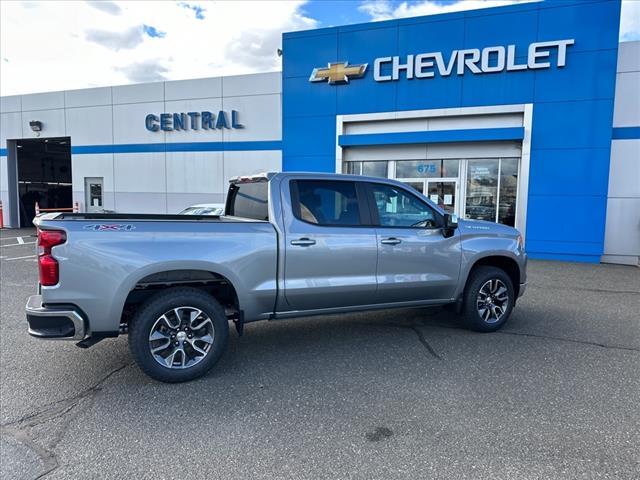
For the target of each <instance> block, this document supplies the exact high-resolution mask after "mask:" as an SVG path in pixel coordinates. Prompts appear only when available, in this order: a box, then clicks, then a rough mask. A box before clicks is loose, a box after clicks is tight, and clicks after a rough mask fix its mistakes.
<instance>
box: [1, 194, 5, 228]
mask: <svg viewBox="0 0 640 480" xmlns="http://www.w3.org/2000/svg"><path fill="white" fill-rule="evenodd" d="M0 228H4V212H3V211H2V200H0Z"/></svg>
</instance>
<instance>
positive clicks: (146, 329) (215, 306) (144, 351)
mask: <svg viewBox="0 0 640 480" xmlns="http://www.w3.org/2000/svg"><path fill="white" fill-rule="evenodd" d="M184 306H189V307H195V308H199V309H200V310H202V311H203V312H204V313H206V314H207V315H208V316H209V318H210V319H211V321H212V323H213V331H214V335H213V344H212V345H211V347H210V350H209V353H208V354H207V355H206V357H205V358H204V359H203V360H201V361H200V362H199V363H197V364H196V365H194V366H192V367H189V368H185V369H170V368H168V367H164V366H162V365H160V364H159V363H158V362H157V361H156V360H155V358H154V357H153V354H152V353H151V349H150V348H149V340H148V339H149V333H150V331H151V328H152V327H153V325H154V324H155V322H156V321H157V320H158V318H160V316H161V315H163V314H164V313H165V312H167V311H169V310H171V309H173V308H178V307H184ZM131 323H132V325H131V327H130V328H129V348H130V350H131V353H132V355H133V356H134V358H135V360H136V363H137V364H138V366H139V367H140V368H141V369H142V370H143V371H144V373H146V374H147V375H149V376H150V377H152V378H154V379H156V380H159V381H162V382H170V383H173V382H186V381H189V380H193V379H195V378H198V377H200V376H202V375H204V374H205V373H207V372H208V371H209V370H210V369H211V368H212V367H213V365H215V363H216V362H217V361H218V360H219V359H220V357H221V356H222V354H223V353H224V350H225V349H226V346H227V341H228V336H229V323H228V320H227V318H226V316H225V314H224V310H223V309H222V307H221V306H220V304H219V303H218V302H217V301H216V300H215V299H214V298H213V297H212V296H210V295H208V294H207V293H205V292H202V291H200V290H197V289H194V288H175V289H169V290H165V291H163V292H160V293H158V294H156V295H154V296H153V297H151V298H149V299H148V300H147V301H146V302H145V303H144V304H143V305H142V306H141V307H140V308H139V309H138V312H137V313H136V315H135V316H134V318H133V319H132V322H131Z"/></svg>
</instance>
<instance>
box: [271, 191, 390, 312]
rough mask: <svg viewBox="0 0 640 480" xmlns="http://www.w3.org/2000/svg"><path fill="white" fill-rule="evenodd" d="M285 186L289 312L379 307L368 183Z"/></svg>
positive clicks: (375, 252)
mask: <svg viewBox="0 0 640 480" xmlns="http://www.w3.org/2000/svg"><path fill="white" fill-rule="evenodd" d="M283 187H284V188H283V205H284V209H283V210H284V222H285V232H286V233H285V252H284V253H285V261H284V265H285V271H284V290H285V298H286V301H287V303H288V305H289V307H290V308H291V310H315V309H323V308H335V307H348V306H352V305H363V304H371V303H376V302H375V292H376V261H377V254H378V253H377V248H378V247H377V245H376V232H375V229H374V228H373V227H372V226H371V222H370V218H369V210H368V208H365V206H366V205H367V203H366V202H367V200H366V196H365V191H364V184H362V183H360V182H352V181H344V180H317V179H309V180H305V179H298V180H291V181H289V182H288V188H287V183H286V182H285V183H284V185H283ZM287 197H288V198H287Z"/></svg>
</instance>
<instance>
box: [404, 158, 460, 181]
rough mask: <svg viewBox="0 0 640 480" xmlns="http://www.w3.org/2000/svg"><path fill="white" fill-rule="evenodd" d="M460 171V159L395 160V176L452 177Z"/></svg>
mask: <svg viewBox="0 0 640 480" xmlns="http://www.w3.org/2000/svg"><path fill="white" fill-rule="evenodd" d="M459 173H460V161H459V160H458V159H454V160H402V161H397V162H396V176H395V178H452V177H457V176H458V175H459Z"/></svg>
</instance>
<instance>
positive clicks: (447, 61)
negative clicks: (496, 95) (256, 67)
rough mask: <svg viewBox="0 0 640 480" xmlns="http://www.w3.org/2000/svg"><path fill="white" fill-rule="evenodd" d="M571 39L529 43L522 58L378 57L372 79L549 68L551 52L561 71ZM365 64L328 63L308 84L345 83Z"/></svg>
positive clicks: (493, 52)
mask: <svg viewBox="0 0 640 480" xmlns="http://www.w3.org/2000/svg"><path fill="white" fill-rule="evenodd" d="M574 43H575V40H574V39H572V38H571V39H566V40H554V41H549V42H535V43H531V44H530V45H529V46H528V48H527V52H526V55H525V54H523V53H521V52H518V51H517V49H516V46H515V45H507V46H502V45H498V46H493V47H485V48H483V49H482V50H481V49H479V48H470V49H465V50H454V51H453V52H451V54H450V55H449V56H448V57H447V58H445V56H444V55H443V53H442V52H429V53H420V54H417V55H414V54H411V55H406V56H404V57H402V58H401V57H400V56H394V57H379V58H376V59H375V60H374V62H373V79H374V80H375V81H376V82H388V81H392V80H399V79H400V77H404V78H406V79H408V80H411V79H413V78H433V77H435V76H436V73H437V74H438V75H439V76H441V77H447V76H449V75H451V74H453V73H455V74H456V75H464V74H465V72H466V71H468V72H470V73H472V74H474V75H476V74H482V73H496V72H503V71H505V70H506V71H507V72H513V71H518V70H537V69H545V68H551V66H552V57H551V54H552V52H555V53H556V55H555V56H554V58H555V62H554V63H555V67H556V68H562V67H564V66H565V65H566V63H567V48H568V47H569V46H571V45H573V44H574ZM519 57H526V62H522V63H518V61H516V58H519ZM366 69H367V64H366V63H364V64H362V65H348V63H347V62H337V63H330V64H329V66H328V67H326V68H315V69H314V70H313V72H312V73H311V77H310V78H309V81H310V82H324V81H328V83H330V84H336V83H348V82H349V78H359V77H362V76H364V74H365V72H366Z"/></svg>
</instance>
